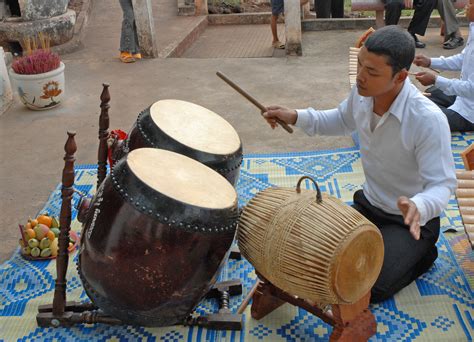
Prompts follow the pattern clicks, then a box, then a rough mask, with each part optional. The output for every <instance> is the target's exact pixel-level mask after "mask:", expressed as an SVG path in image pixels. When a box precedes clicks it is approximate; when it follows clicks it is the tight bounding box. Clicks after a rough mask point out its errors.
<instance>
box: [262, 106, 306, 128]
mask: <svg viewBox="0 0 474 342" xmlns="http://www.w3.org/2000/svg"><path fill="white" fill-rule="evenodd" d="M263 117H264V118H265V120H267V122H268V123H269V124H270V126H272V128H273V129H274V128H275V127H278V123H277V121H276V118H278V119H280V120H282V121H284V122H286V123H287V124H289V125H294V124H295V123H296V119H297V118H298V114H297V113H296V110H294V109H288V108H285V107H280V106H269V107H267V111H266V112H265V113H263Z"/></svg>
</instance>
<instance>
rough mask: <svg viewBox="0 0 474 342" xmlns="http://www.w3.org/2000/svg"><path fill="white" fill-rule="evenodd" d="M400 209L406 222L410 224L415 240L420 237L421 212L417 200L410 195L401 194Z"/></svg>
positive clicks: (398, 202) (398, 203) (399, 199)
mask: <svg viewBox="0 0 474 342" xmlns="http://www.w3.org/2000/svg"><path fill="white" fill-rule="evenodd" d="M397 205H398V209H400V211H401V212H402V215H403V218H404V223H405V224H406V225H407V226H410V234H411V235H412V236H413V238H414V239H415V240H419V239H420V212H419V211H418V208H417V207H416V204H415V202H413V201H412V200H410V199H409V198H408V197H405V196H400V197H399V198H398V201H397Z"/></svg>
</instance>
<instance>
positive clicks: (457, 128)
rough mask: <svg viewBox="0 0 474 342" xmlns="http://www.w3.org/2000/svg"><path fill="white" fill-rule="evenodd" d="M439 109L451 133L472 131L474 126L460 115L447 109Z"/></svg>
mask: <svg viewBox="0 0 474 342" xmlns="http://www.w3.org/2000/svg"><path fill="white" fill-rule="evenodd" d="M440 108H441V110H442V111H443V113H444V114H445V115H446V117H447V118H448V123H449V128H450V129H451V132H466V131H474V124H473V123H472V122H470V121H469V120H467V119H465V118H464V117H463V116H462V115H461V114H459V113H457V112H455V111H454V110H452V109H449V108H445V107H440Z"/></svg>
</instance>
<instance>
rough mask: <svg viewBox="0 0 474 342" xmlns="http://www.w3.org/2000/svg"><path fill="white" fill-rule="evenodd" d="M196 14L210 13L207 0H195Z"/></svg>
mask: <svg viewBox="0 0 474 342" xmlns="http://www.w3.org/2000/svg"><path fill="white" fill-rule="evenodd" d="M194 4H195V6H196V15H208V14H209V11H208V9H207V0H195V3H194Z"/></svg>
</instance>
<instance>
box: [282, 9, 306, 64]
mask: <svg viewBox="0 0 474 342" xmlns="http://www.w3.org/2000/svg"><path fill="white" fill-rule="evenodd" d="M285 37H286V42H285V46H286V54H287V55H298V56H301V55H302V49H301V6H300V1H299V0H285Z"/></svg>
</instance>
